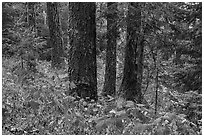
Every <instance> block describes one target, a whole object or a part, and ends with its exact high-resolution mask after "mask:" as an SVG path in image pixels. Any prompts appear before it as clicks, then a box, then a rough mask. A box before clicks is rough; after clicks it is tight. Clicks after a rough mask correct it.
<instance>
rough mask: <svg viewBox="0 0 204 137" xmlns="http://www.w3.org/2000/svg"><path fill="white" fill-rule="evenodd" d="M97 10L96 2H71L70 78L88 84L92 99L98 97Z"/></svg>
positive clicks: (77, 82)
mask: <svg viewBox="0 0 204 137" xmlns="http://www.w3.org/2000/svg"><path fill="white" fill-rule="evenodd" d="M95 12H96V5H95V3H94V2H71V3H69V25H70V34H69V39H70V52H69V78H70V81H71V82H74V83H75V84H76V85H79V83H81V84H83V85H84V84H86V85H88V86H89V89H92V90H91V92H90V93H87V94H88V95H87V96H89V97H91V98H92V99H96V98H97V67H96V22H95Z"/></svg>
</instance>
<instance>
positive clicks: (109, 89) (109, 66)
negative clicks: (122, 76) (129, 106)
mask: <svg viewBox="0 0 204 137" xmlns="http://www.w3.org/2000/svg"><path fill="white" fill-rule="evenodd" d="M107 8H109V10H111V11H112V12H108V14H107V39H108V41H107V47H106V70H105V83H104V87H103V94H104V95H113V96H114V95H115V92H116V91H115V88H116V87H115V86H116V45H117V3H114V2H108V3H107ZM109 10H108V11H109Z"/></svg>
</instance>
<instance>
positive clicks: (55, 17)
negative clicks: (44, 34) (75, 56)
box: [47, 2, 64, 68]
mask: <svg viewBox="0 0 204 137" xmlns="http://www.w3.org/2000/svg"><path fill="white" fill-rule="evenodd" d="M47 17H48V26H49V32H50V44H51V46H52V59H51V60H52V67H57V68H59V67H60V65H61V63H63V58H62V57H63V55H64V50H63V41H62V31H61V25H60V19H59V11H58V3H57V2H48V3H47Z"/></svg>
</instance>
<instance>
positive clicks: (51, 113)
mask: <svg viewBox="0 0 204 137" xmlns="http://www.w3.org/2000/svg"><path fill="white" fill-rule="evenodd" d="M2 61H3V62H2V134H3V135H67V134H68V135H77V134H79V135H106V134H108V135H135V134H140V135H164V134H165V135H181V134H182V135H183V134H191V135H195V134H202V132H201V129H202V125H201V126H197V125H195V124H194V123H193V122H191V121H189V120H188V119H187V118H186V115H185V114H182V113H176V112H174V111H166V110H165V109H162V110H159V111H158V112H157V114H156V115H155V112H154V108H152V107H149V108H148V107H146V106H145V105H143V104H135V103H134V102H132V101H125V100H124V99H122V98H117V99H116V98H113V97H111V96H108V97H100V98H99V99H98V101H97V102H95V101H86V100H84V99H78V100H77V99H76V98H75V97H73V96H67V95H66V94H65V92H66V91H67V90H68V87H69V86H70V84H71V83H69V82H68V81H67V74H66V72H65V71H61V70H59V71H56V70H52V69H51V68H50V63H48V62H38V65H37V72H35V73H34V72H31V71H28V70H26V69H22V68H21V67H19V66H20V65H19V64H20V61H19V60H17V59H15V58H3V60H2ZM98 69H100V70H98V77H99V79H98V81H99V82H98V89H99V91H101V90H102V87H103V81H104V80H103V76H104V71H103V70H101V69H102V66H100V67H98ZM149 102H150V101H149ZM201 113H202V111H201Z"/></svg>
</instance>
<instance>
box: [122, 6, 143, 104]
mask: <svg viewBox="0 0 204 137" xmlns="http://www.w3.org/2000/svg"><path fill="white" fill-rule="evenodd" d="M140 29H141V8H140V3H129V5H128V16H127V44H126V47H125V63H124V71H123V79H122V83H121V86H120V89H119V91H120V93H122V94H123V96H124V98H126V99H127V100H132V101H136V102H138V103H142V92H141V88H140V84H141V83H140V82H141V74H139V73H142V68H141V66H142V55H143V54H142V50H143V48H142V47H141V46H142V43H141V42H142V39H141V33H140V32H141V31H140Z"/></svg>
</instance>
